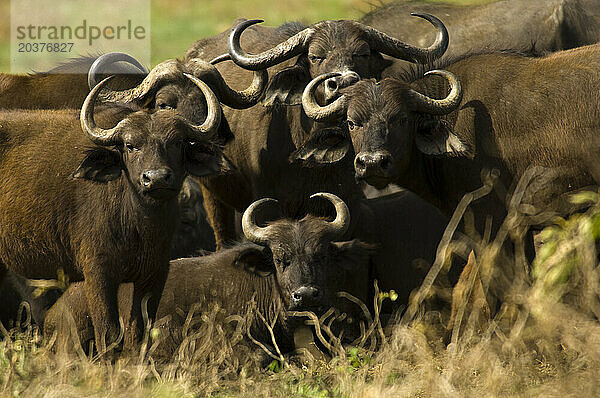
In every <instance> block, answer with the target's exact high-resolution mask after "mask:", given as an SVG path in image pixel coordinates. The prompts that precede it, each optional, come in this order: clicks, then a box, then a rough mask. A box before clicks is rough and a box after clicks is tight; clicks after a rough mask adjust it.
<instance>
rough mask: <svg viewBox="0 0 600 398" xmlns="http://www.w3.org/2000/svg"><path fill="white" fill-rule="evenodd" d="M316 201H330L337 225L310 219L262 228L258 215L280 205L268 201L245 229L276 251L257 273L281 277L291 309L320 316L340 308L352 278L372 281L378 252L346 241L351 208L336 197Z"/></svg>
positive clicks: (245, 221)
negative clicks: (373, 253)
mask: <svg viewBox="0 0 600 398" xmlns="http://www.w3.org/2000/svg"><path fill="white" fill-rule="evenodd" d="M311 198H323V199H326V200H328V201H330V202H331V203H332V204H333V206H334V207H335V211H336V215H335V218H334V220H333V221H328V220H326V219H322V218H317V217H314V216H311V215H307V216H306V217H304V218H303V219H301V220H297V221H292V220H288V219H279V220H277V221H274V222H271V223H269V224H268V225H266V226H259V225H258V224H257V222H256V218H257V215H258V213H264V211H265V207H267V206H268V205H273V204H276V203H277V201H276V200H274V199H270V198H265V199H260V200H258V201H256V202H254V203H253V204H251V205H250V206H249V207H248V209H246V211H245V212H244V215H243V217H242V229H243V231H244V235H245V236H246V238H247V239H248V240H250V241H251V242H254V243H256V244H259V245H261V246H263V247H266V248H269V249H270V252H271V254H272V259H271V261H267V262H265V263H264V264H263V265H262V269H255V270H254V272H257V273H259V274H260V275H263V276H265V275H270V274H275V277H276V279H277V283H278V285H279V289H280V292H281V296H282V299H283V301H284V303H285V305H286V308H287V309H288V310H294V311H314V312H320V311H323V310H327V309H329V308H330V307H331V306H334V305H336V303H337V301H338V300H337V292H338V291H339V290H345V289H349V290H352V286H354V285H353V283H350V282H349V279H353V280H357V281H359V282H358V283H362V282H365V281H367V280H368V263H369V258H370V257H369V256H370V253H371V251H372V247H371V246H370V245H368V244H365V243H363V242H361V241H358V240H351V241H340V240H341V239H342V237H343V235H344V234H345V233H346V231H347V230H348V226H349V225H350V213H349V210H348V207H347V206H346V204H345V203H344V202H343V201H342V200H341V199H340V198H338V197H337V196H335V195H333V194H330V193H317V194H314V195H312V196H311ZM363 293H364V294H365V295H366V291H365V292H363Z"/></svg>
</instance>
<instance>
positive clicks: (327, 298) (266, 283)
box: [44, 193, 373, 352]
mask: <svg viewBox="0 0 600 398" xmlns="http://www.w3.org/2000/svg"><path fill="white" fill-rule="evenodd" d="M314 196H316V197H323V198H325V199H327V200H328V201H330V202H331V203H332V204H333V205H334V207H335V212H336V216H335V218H334V220H333V221H327V220H324V219H322V218H317V217H314V216H311V215H309V216H307V217H305V218H304V219H302V220H297V221H294V220H289V219H279V220H276V221H273V222H270V223H269V225H268V226H266V227H259V226H258V225H257V224H256V219H257V218H259V217H261V216H262V215H264V207H265V206H267V207H268V206H269V205H272V204H273V203H274V202H276V201H275V200H273V199H261V200H258V201H256V202H255V203H253V204H252V205H251V206H250V207H249V208H248V209H247V210H246V211H245V213H244V216H243V230H244V234H245V235H246V237H247V238H249V239H250V240H252V241H254V242H256V243H240V244H236V245H235V246H233V247H231V248H227V249H224V250H222V251H220V252H217V253H214V254H210V255H207V256H201V257H194V258H186V259H180V260H173V261H171V263H170V270H169V274H168V277H167V281H166V284H165V290H164V292H163V295H162V298H161V300H160V305H159V308H158V313H157V316H158V317H159V318H161V317H166V316H168V317H169V318H170V321H169V322H168V324H167V328H168V329H170V330H167V333H165V334H164V335H166V336H171V338H172V339H173V342H174V343H175V344H174V345H173V346H172V347H171V348H170V349H171V352H173V351H174V350H175V349H177V347H178V344H179V343H181V341H180V339H179V340H178V339H177V337H176V336H177V333H176V330H177V328H181V326H183V324H184V323H185V321H186V318H187V316H188V313H189V312H190V311H191V310H192V309H194V310H196V311H197V310H199V311H206V310H207V309H208V308H209V305H210V304H211V303H213V304H214V303H218V304H219V305H220V307H221V308H222V309H223V310H224V311H225V312H226V314H227V315H233V314H239V315H244V314H246V313H247V312H248V309H249V306H250V305H251V301H254V302H255V303H256V308H255V311H254V315H253V318H252V322H251V326H252V327H251V335H252V336H253V337H254V338H256V339H257V340H259V341H262V342H266V343H267V344H269V343H271V337H270V335H269V332H268V330H267V328H266V326H265V323H264V322H262V321H261V320H260V318H259V316H258V314H257V312H259V313H260V314H261V315H262V316H264V317H265V318H266V322H269V323H270V322H275V320H276V323H275V327H274V332H275V337H276V340H277V343H278V345H279V347H280V349H281V350H282V351H283V352H289V351H291V349H292V348H293V332H294V328H295V327H297V326H301V325H302V321H301V320H300V319H296V318H295V317H293V316H292V317H290V314H289V311H313V312H315V313H316V314H322V313H323V312H324V311H325V310H327V309H329V308H330V307H332V306H335V307H337V308H339V309H340V311H348V314H352V315H351V316H355V319H357V320H358V317H359V316H360V309H359V308H358V307H357V306H356V305H355V304H353V303H351V302H349V301H346V300H342V299H341V298H339V297H338V296H337V295H336V293H337V292H338V291H341V290H344V291H346V292H348V293H350V294H353V295H354V296H356V297H357V298H359V299H361V300H362V301H363V302H366V296H365V295H366V293H367V284H368V262H369V255H370V253H371V251H372V249H373V247H372V246H371V245H368V244H365V243H362V242H360V241H357V240H352V241H345V242H339V241H338V239H340V238H341V236H342V235H343V234H344V232H345V230H346V229H347V228H348V226H349V224H350V220H349V218H350V215H349V210H348V207H347V206H346V205H345V203H344V202H343V201H341V199H339V198H338V197H336V196H335V195H331V194H327V193H319V194H316V195H314ZM257 213H260V214H257ZM132 289H133V287H132V285H125V286H123V287H122V288H121V292H120V300H121V302H120V308H121V311H122V313H123V314H124V316H125V317H127V314H128V313H130V312H131V307H132V305H135V304H136V303H135V302H134V301H133V300H132V292H133V290H132ZM87 303H88V301H87V300H86V299H85V292H84V285H83V284H81V283H76V284H73V285H71V286H70V287H69V288H68V289H67V291H66V293H65V294H64V295H63V297H62V298H61V299H60V300H59V302H58V303H57V304H56V305H55V306H54V307H53V309H52V310H51V311H50V313H49V314H48V316H47V317H46V321H45V326H44V329H45V330H44V332H45V333H46V334H50V333H52V332H53V331H54V330H55V329H56V328H57V327H60V324H59V323H60V320H61V317H62V314H63V313H64V312H65V309H67V310H69V311H70V312H72V313H75V314H77V316H76V317H75V321H76V324H77V329H78V330H80V331H83V333H80V338H81V340H82V342H84V343H87V341H86V340H90V339H91V338H92V337H93V334H92V333H90V330H91V327H92V324H91V320H90V317H89V316H87V317H86V316H81V314H86V313H87V308H86V307H87ZM61 333H62V332H61ZM161 334H162V333H161ZM86 346H87V344H85V345H84V347H86Z"/></svg>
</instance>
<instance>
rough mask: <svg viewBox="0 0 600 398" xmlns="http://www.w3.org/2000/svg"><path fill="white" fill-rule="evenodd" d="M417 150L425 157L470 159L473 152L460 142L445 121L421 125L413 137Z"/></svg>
mask: <svg viewBox="0 0 600 398" xmlns="http://www.w3.org/2000/svg"><path fill="white" fill-rule="evenodd" d="M415 143H416V144H417V148H418V149H419V150H420V151H421V152H423V153H424V154H426V155H442V156H452V157H456V156H464V157H468V158H472V157H473V156H474V151H473V149H472V148H471V146H470V145H469V144H467V143H465V142H464V141H462V140H461V139H460V138H458V136H457V135H456V134H454V130H453V129H452V126H450V124H449V123H448V122H446V121H445V120H439V119H432V120H425V121H423V122H422V123H421V125H420V126H419V128H418V130H417V135H416V137H415Z"/></svg>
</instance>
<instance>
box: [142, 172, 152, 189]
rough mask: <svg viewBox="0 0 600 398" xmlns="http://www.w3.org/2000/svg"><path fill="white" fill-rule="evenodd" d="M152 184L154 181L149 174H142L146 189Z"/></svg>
mask: <svg viewBox="0 0 600 398" xmlns="http://www.w3.org/2000/svg"><path fill="white" fill-rule="evenodd" d="M151 182H152V179H151V178H150V176H149V175H148V173H144V174H142V184H144V186H145V187H147V186H149V185H150V183H151Z"/></svg>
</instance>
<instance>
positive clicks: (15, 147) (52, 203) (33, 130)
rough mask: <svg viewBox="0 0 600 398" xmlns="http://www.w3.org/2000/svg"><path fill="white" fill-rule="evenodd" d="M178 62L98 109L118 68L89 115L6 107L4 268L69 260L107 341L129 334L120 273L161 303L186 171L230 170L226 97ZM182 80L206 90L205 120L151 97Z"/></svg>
mask: <svg viewBox="0 0 600 398" xmlns="http://www.w3.org/2000/svg"><path fill="white" fill-rule="evenodd" d="M177 65H178V63H177V62H176V61H165V62H163V63H161V64H159V65H158V66H157V67H155V68H154V69H153V71H152V72H151V73H150V74H149V75H148V76H147V77H146V78H145V79H144V81H143V82H142V83H140V85H139V86H137V87H135V88H133V89H131V90H126V91H123V92H111V93H109V94H108V95H107V98H108V97H111V96H112V98H113V100H114V101H119V102H121V103H124V104H125V105H124V106H116V107H108V109H106V110H104V111H103V112H100V113H99V114H98V115H96V116H95V115H94V104H95V101H96V98H97V97H98V95H99V93H100V91H101V90H102V88H103V86H104V85H105V84H106V82H107V80H108V79H106V80H104V81H103V82H102V83H101V84H99V85H98V86H96V87H95V88H94V89H93V90H92V91H91V92H90V94H89V95H88V97H87V98H86V101H85V102H84V104H83V108H82V109H81V113H80V118H77V117H76V114H75V112H73V111H70V110H68V111H56V110H55V111H22V112H16V111H3V112H0V120H1V122H0V125H1V129H0V137H2V139H0V142H1V145H0V153H1V155H2V156H1V158H0V176H1V177H0V181H1V182H0V186H1V189H0V191H1V194H0V204H1V205H0V208H1V210H0V230H1V232H0V261H1V264H2V267H0V268H8V269H9V270H11V271H13V272H16V273H19V274H21V275H23V276H26V277H28V278H35V279H45V278H49V279H51V278H54V277H55V276H56V274H57V270H58V269H59V268H62V270H63V271H64V273H65V274H66V275H68V276H69V278H70V280H83V281H84V285H85V291H86V297H87V300H88V301H89V302H90V303H93V305H92V306H90V308H91V317H92V320H93V323H94V327H95V328H94V329H95V340H96V344H97V346H98V347H101V348H104V347H105V346H104V342H105V340H106V342H107V343H109V344H110V343H113V342H115V341H116V340H117V337H118V335H119V330H120V327H119V320H118V312H117V286H118V284H119V283H122V282H133V283H134V296H133V297H134V299H133V300H134V303H136V304H138V303H140V302H141V300H142V298H143V296H144V295H145V294H148V293H150V294H151V297H150V301H149V302H148V315H149V316H150V318H153V317H154V315H155V313H156V308H157V305H158V300H159V298H160V294H161V292H162V288H163V285H164V281H165V279H166V276H167V275H166V274H167V269H168V258H169V246H170V244H171V238H172V234H173V231H174V228H175V225H176V221H177V214H178V204H177V194H178V192H179V190H180V189H181V185H182V182H183V180H184V178H185V176H186V174H188V173H189V174H191V175H193V176H203V175H208V174H213V173H219V172H223V171H224V170H226V169H227V161H226V160H225V158H224V157H223V154H222V152H221V150H220V146H219V139H220V135H219V132H220V130H221V128H220V121H221V107H220V103H219V100H218V98H217V97H216V96H215V94H214V93H213V92H212V90H211V89H210V87H209V86H208V85H207V84H206V83H204V82H203V81H201V80H199V79H198V78H196V77H194V76H191V75H184V74H183V73H181V71H179V70H178V69H177V68H176V66H177ZM196 66H197V68H200V64H198V65H196ZM204 67H205V69H206V70H212V69H214V67H213V66H212V65H209V64H207V63H205V65H204ZM197 70H199V69H197ZM217 73H218V72H217ZM165 79H166V80H167V81H166V82H165ZM174 79H179V81H180V82H181V81H182V80H184V81H189V82H190V84H192V85H194V86H195V87H196V89H197V90H198V94H197V96H196V98H197V102H196V103H195V104H190V105H189V106H190V109H194V112H195V113H194V114H193V115H195V118H198V119H204V121H203V122H202V123H201V124H195V123H194V122H192V121H190V120H189V119H187V118H184V117H182V116H181V114H180V113H179V112H178V111H177V110H175V109H159V110H157V111H153V112H150V111H148V110H147V109H144V108H143V105H144V104H148V102H153V101H154V100H156V99H155V98H153V96H152V92H154V91H152V90H155V89H156V88H157V84H158V83H160V84H166V83H168V82H169V81H171V82H175V80H174ZM186 84H187V83H184V84H181V83H180V84H179V85H178V86H179V87H183V86H185V85H186ZM235 99H237V98H234V101H232V102H235ZM191 100H192V98H189V96H188V97H186V98H185V101H191ZM224 100H225V99H224ZM184 104H185V102H184ZM202 113H204V117H202ZM96 117H98V118H99V119H102V120H100V121H99V123H100V125H106V124H113V125H114V124H115V123H116V126H115V127H112V128H102V127H99V125H98V124H96V121H95V120H96ZM79 119H80V120H79ZM111 122H112V123H111ZM81 129H83V131H84V133H82V131H81ZM92 144H95V145H92ZM85 153H86V156H85V158H84V159H83V161H82V160H81V156H82V155H83V154H85ZM132 311H133V312H132V316H131V319H132V325H131V326H132V328H131V332H132V333H128V336H131V337H133V338H135V337H136V336H139V332H140V331H141V330H142V328H143V325H142V314H141V312H140V307H139V305H134V306H133V310H132Z"/></svg>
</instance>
